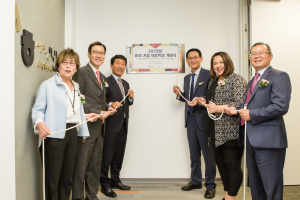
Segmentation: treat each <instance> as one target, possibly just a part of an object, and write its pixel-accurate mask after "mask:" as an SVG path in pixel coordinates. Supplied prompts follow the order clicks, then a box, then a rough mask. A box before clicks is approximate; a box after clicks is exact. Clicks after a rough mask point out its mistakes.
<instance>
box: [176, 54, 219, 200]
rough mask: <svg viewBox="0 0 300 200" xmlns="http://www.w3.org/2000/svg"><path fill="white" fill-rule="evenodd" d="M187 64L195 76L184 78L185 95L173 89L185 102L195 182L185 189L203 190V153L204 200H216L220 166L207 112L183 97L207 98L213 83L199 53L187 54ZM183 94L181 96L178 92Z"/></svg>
mask: <svg viewBox="0 0 300 200" xmlns="http://www.w3.org/2000/svg"><path fill="white" fill-rule="evenodd" d="M186 61H187V63H188V65H189V67H190V68H191V71H192V72H191V73H190V74H188V75H187V76H185V77H184V86H183V87H184V92H182V91H181V90H180V88H179V87H178V86H174V87H173V92H174V93H175V94H177V99H178V100H179V101H182V102H185V127H187V137H188V142H189V149H190V158H191V182H189V183H188V184H187V185H185V186H183V187H182V188H181V189H182V190H183V191H188V190H193V189H201V188H202V172H201V159H200V158H201V151H202V154H203V157H204V161H205V187H206V188H207V190H206V192H205V194H204V197H205V198H206V199H212V198H214V197H215V188H216V184H215V177H216V164H215V161H214V156H213V148H212V147H208V141H207V138H206V137H205V135H204V128H205V115H207V112H206V109H205V108H204V107H202V106H200V105H196V106H194V107H192V106H189V105H188V103H187V102H186V101H185V100H184V99H183V98H182V97H181V96H180V93H179V92H181V94H182V96H184V97H185V98H186V99H187V100H189V101H192V100H193V99H194V97H204V96H205V93H206V91H207V88H208V85H209V82H210V78H209V77H210V71H209V70H206V69H203V68H202V67H201V66H200V64H201V62H202V61H203V57H202V53H201V51H200V50H199V49H190V50H188V51H187V53H186ZM178 91H179V92H178Z"/></svg>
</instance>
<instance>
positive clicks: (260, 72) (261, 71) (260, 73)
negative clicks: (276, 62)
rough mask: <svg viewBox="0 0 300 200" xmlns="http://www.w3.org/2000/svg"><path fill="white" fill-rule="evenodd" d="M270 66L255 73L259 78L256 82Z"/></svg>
mask: <svg viewBox="0 0 300 200" xmlns="http://www.w3.org/2000/svg"><path fill="white" fill-rule="evenodd" d="M270 66H271V65H269V66H268V67H265V68H263V69H261V70H259V71H258V72H257V73H259V77H258V80H259V79H260V77H261V76H262V75H263V74H264V72H265V71H266V70H267V69H268V68H269V67H270Z"/></svg>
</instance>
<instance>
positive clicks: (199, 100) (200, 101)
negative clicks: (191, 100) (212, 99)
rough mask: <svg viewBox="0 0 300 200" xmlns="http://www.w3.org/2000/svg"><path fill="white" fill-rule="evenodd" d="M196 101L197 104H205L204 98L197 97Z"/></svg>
mask: <svg viewBox="0 0 300 200" xmlns="http://www.w3.org/2000/svg"><path fill="white" fill-rule="evenodd" d="M197 102H198V104H199V105H201V106H204V105H203V104H206V99H204V98H203V97H197Z"/></svg>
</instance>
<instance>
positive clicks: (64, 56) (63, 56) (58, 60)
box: [55, 48, 80, 71]
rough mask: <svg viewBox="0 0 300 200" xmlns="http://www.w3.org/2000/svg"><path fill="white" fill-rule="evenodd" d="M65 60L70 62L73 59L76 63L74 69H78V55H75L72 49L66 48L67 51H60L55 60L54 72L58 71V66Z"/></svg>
mask: <svg viewBox="0 0 300 200" xmlns="http://www.w3.org/2000/svg"><path fill="white" fill-rule="evenodd" d="M66 59H70V60H73V59H74V61H75V63H76V69H79V67H80V61H79V55H78V53H76V52H75V51H74V50H73V49H70V48H67V49H64V50H62V51H61V52H60V53H59V54H58V56H57V58H56V61H55V68H56V71H58V66H59V64H60V63H62V62H64V61H65V60H66Z"/></svg>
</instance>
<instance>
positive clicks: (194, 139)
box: [187, 114, 216, 189]
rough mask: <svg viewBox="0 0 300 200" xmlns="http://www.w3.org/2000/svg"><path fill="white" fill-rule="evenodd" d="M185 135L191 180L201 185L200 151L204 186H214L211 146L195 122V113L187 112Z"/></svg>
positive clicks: (214, 167) (214, 172) (214, 168)
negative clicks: (188, 152)
mask: <svg viewBox="0 0 300 200" xmlns="http://www.w3.org/2000/svg"><path fill="white" fill-rule="evenodd" d="M187 137H188V142H189V149H190V158H191V182H192V183H193V184H195V185H202V172H201V151H202V154H203V157H204V162H205V187H206V188H208V189H212V188H215V187H216V184H215V177H216V164H215V161H214V153H213V147H208V141H207V138H206V137H205V135H204V130H201V129H200V128H199V127H198V125H197V122H196V118H195V115H192V114H188V118H187Z"/></svg>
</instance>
